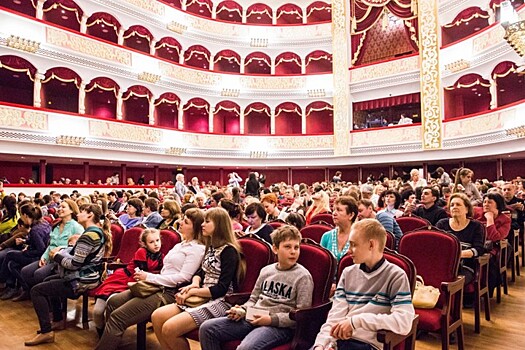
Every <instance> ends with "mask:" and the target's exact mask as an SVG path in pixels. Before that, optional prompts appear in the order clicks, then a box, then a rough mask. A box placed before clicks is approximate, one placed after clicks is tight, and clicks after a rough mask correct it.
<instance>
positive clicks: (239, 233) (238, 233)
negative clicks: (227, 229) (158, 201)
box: [233, 230, 245, 238]
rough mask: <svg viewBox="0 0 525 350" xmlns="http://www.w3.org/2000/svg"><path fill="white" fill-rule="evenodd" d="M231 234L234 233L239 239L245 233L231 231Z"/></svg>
mask: <svg viewBox="0 0 525 350" xmlns="http://www.w3.org/2000/svg"><path fill="white" fill-rule="evenodd" d="M233 233H235V236H236V237H237V238H241V237H242V236H244V235H245V233H244V232H243V231H241V230H235V231H233Z"/></svg>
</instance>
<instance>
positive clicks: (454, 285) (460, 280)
mask: <svg viewBox="0 0 525 350" xmlns="http://www.w3.org/2000/svg"><path fill="white" fill-rule="evenodd" d="M464 284H465V277H464V276H458V277H456V280H455V281H451V282H441V286H440V288H439V289H440V290H441V291H442V292H443V293H445V294H446V295H452V294H455V293H457V292H458V291H460V290H462V289H463V286H464Z"/></svg>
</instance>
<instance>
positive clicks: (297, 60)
mask: <svg viewBox="0 0 525 350" xmlns="http://www.w3.org/2000/svg"><path fill="white" fill-rule="evenodd" d="M301 62H302V61H301V57H299V55H298V54H296V53H293V52H283V53H282V54H280V55H278V56H277V57H276V58H275V66H276V67H277V66H278V65H280V64H281V63H294V64H295V65H297V66H298V67H299V68H301V64H302V63H301Z"/></svg>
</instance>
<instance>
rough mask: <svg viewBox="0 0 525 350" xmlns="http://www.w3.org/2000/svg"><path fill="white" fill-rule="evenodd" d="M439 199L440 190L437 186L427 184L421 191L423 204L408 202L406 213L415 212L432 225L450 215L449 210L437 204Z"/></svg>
mask: <svg viewBox="0 0 525 350" xmlns="http://www.w3.org/2000/svg"><path fill="white" fill-rule="evenodd" d="M438 199H439V191H438V190H437V188H435V187H430V186H426V187H424V188H423V191H422V192H421V201H420V202H419V203H420V204H421V205H416V204H415V203H408V204H407V205H406V207H405V215H411V214H414V215H416V216H419V217H421V218H423V219H426V220H428V222H430V223H431V224H432V225H435V224H437V222H438V221H439V220H441V219H445V218H447V217H448V215H447V211H446V210H445V209H443V208H441V207H439V206H438V205H437V204H436V201H437V200H438Z"/></svg>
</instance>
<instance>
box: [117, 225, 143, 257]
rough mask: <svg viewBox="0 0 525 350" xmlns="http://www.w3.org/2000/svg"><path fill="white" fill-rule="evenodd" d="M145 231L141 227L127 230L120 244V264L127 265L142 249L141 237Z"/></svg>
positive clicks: (118, 254) (118, 255)
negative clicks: (140, 248)
mask: <svg viewBox="0 0 525 350" xmlns="http://www.w3.org/2000/svg"><path fill="white" fill-rule="evenodd" d="M142 231H144V229H143V228H141V227H132V228H130V229H127V230H126V231H125V232H124V235H123V236H122V241H121V243H120V249H119V250H118V253H117V255H116V257H117V258H118V259H120V262H122V263H124V264H127V263H129V262H130V261H131V260H132V259H133V257H134V256H135V252H136V251H137V249H139V247H140V242H139V241H140V235H141V234H142Z"/></svg>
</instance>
